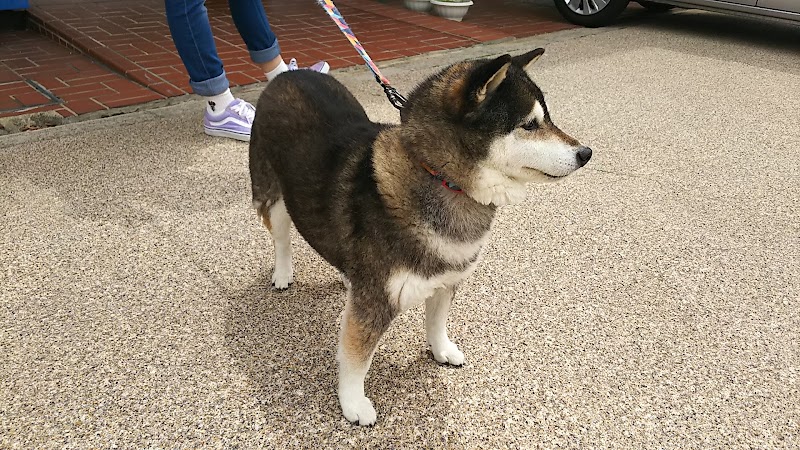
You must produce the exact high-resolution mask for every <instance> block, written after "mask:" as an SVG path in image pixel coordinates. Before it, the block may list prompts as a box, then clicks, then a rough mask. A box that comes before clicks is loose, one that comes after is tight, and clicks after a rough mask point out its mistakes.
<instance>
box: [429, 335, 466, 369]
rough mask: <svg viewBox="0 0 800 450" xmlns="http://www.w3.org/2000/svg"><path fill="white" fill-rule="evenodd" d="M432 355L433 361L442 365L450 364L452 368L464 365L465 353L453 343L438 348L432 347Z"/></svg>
mask: <svg viewBox="0 0 800 450" xmlns="http://www.w3.org/2000/svg"><path fill="white" fill-rule="evenodd" d="M431 353H433V359H435V360H436V361H437V362H438V363H440V364H449V365H451V366H463V365H464V353H462V352H461V350H459V349H458V346H457V345H456V344H453V343H452V342H449V341H448V342H447V343H446V344H444V345H442V346H438V347H437V348H433V347H431Z"/></svg>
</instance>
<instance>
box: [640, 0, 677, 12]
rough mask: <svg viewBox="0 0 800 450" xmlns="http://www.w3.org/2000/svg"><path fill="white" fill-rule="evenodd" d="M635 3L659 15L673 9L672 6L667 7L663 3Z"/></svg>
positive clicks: (641, 1) (643, 0) (644, 0)
mask: <svg viewBox="0 0 800 450" xmlns="http://www.w3.org/2000/svg"><path fill="white" fill-rule="evenodd" d="M636 3H638V4H640V5H642V6H644V8H645V9H646V10H648V11H650V12H659V13H660V12H666V11H669V10H670V9H672V8H674V6H672V5H667V4H664V3H653V2H648V1H647V0H637V2H636Z"/></svg>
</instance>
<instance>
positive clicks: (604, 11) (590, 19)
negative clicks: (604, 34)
mask: <svg viewBox="0 0 800 450" xmlns="http://www.w3.org/2000/svg"><path fill="white" fill-rule="evenodd" d="M554 2H555V5H556V9H558V12H560V13H561V15H562V16H564V18H565V19H567V20H568V21H570V22H572V23H574V24H576V25H582V26H584V27H589V28H596V27H602V26H606V25H608V24H610V23H612V22H614V20H616V18H617V17H619V15H620V14H622V11H623V10H624V9H625V7H627V6H628V3H629V2H630V0H608V3H606V5H605V6H604V7H602V8H600V9H598V10H597V11H596V12H593V13H589V14H581V13H578V12H577V11H573V7H574V5H573V7H570V5H568V4H567V0H554ZM573 2H575V3H577V4H578V5H580V6H583V5H586V3H584V2H591V3H590V4H591V5H595V6H596V5H597V3H596V2H595V0H573Z"/></svg>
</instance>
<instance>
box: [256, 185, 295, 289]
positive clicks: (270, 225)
mask: <svg viewBox="0 0 800 450" xmlns="http://www.w3.org/2000/svg"><path fill="white" fill-rule="evenodd" d="M259 206H260V207H259ZM256 207H257V209H258V212H259V215H260V216H261V221H262V222H263V223H264V226H265V227H267V230H269V232H270V234H271V235H272V243H273V245H274V247H275V271H274V272H272V285H273V286H275V289H287V288H288V287H289V285H290V284H292V283H293V282H294V271H293V268H292V241H291V235H290V231H291V228H292V218H291V217H289V212H288V211H287V210H286V204H285V203H284V202H283V198H279V199H278V201H276V202H274V203H273V204H272V205H270V206H269V207H267V208H265V207H264V204H262V205H257V206H256Z"/></svg>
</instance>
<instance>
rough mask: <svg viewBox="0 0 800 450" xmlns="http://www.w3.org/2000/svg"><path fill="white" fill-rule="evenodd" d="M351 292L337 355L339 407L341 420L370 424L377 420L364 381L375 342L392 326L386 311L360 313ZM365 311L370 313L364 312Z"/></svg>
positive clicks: (371, 310) (343, 317)
mask: <svg viewBox="0 0 800 450" xmlns="http://www.w3.org/2000/svg"><path fill="white" fill-rule="evenodd" d="M352 292H353V291H352V289H349V290H348V292H347V297H348V298H347V303H346V304H345V307H344V314H343V315H342V325H341V329H340V334H339V350H338V353H337V355H336V359H337V360H338V361H339V389H338V393H339V404H340V405H341V407H342V413H343V414H344V417H345V418H346V419H347V420H349V421H350V422H352V423H358V424H359V425H372V424H374V423H375V421H376V420H377V414H376V413H375V408H374V407H373V406H372V402H371V401H370V399H368V398H367V396H366V395H365V394H364V379H365V378H366V376H367V371H369V366H370V365H371V364H372V356H373V355H374V354H375V349H376V348H377V346H378V341H379V340H380V338H381V336H382V335H383V333H384V331H386V329H387V328H388V327H389V324H390V323H391V315H390V313H389V312H388V311H385V312H381V311H379V310H375V309H361V310H359V309H358V307H357V305H358V304H359V303H361V302H359V301H358V300H359V299H358V298H355V299H354V298H353V294H352ZM364 303H366V302H364ZM368 304H372V303H371V302H369V303H368ZM368 310H369V311H370V312H368V313H367V312H364V311H368Z"/></svg>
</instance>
